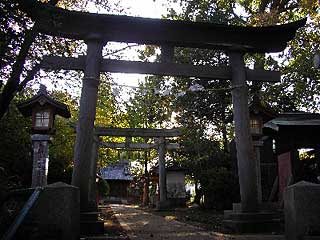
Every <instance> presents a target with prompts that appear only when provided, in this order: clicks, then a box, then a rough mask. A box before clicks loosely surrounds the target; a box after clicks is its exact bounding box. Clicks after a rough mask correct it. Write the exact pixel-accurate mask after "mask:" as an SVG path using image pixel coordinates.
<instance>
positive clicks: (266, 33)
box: [18, 0, 306, 212]
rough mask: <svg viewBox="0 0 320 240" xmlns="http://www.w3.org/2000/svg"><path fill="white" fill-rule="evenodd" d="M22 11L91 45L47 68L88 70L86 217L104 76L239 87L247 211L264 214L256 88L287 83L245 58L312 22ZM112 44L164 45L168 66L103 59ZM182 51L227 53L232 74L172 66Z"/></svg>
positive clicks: (80, 137) (37, 7) (82, 158)
mask: <svg viewBox="0 0 320 240" xmlns="http://www.w3.org/2000/svg"><path fill="white" fill-rule="evenodd" d="M18 2H19V5H20V8H21V9H22V10H23V11H24V12H26V13H27V14H28V15H29V16H30V17H31V18H32V19H33V20H34V21H36V22H37V24H36V25H35V26H36V27H37V30H39V31H40V32H42V33H44V34H49V35H53V36H60V37H66V38H71V39H83V40H85V42H86V44H87V55H86V56H85V57H82V58H60V57H47V58H45V59H44V61H43V62H42V68H44V69H66V70H81V71H84V79H83V86H82V92H81V100H80V112H79V121H78V125H77V138H76V144H75V151H74V161H75V167H74V172H73V177H72V184H73V185H75V186H77V187H79V189H80V204H81V211H87V210H88V185H89V184H88V179H87V177H88V175H89V173H87V172H88V171H89V170H88V169H89V165H90V161H89V159H90V154H91V149H92V144H93V129H94V119H95V114H96V103H97V94H98V86H99V74H100V72H103V71H107V72H122V73H145V74H158V75H170V76H192V77H197V78H207V79H221V80H231V87H232V102H233V111H234V122H235V135H236V148H237V159H238V169H239V170H238V171H239V183H240V194H241V211H242V212H257V211H258V201H257V186H256V166H255V160H254V154H253V146H252V139H251V135H250V129H249V112H248V93H247V86H246V80H248V81H279V80H280V73H279V72H273V71H264V70H250V69H247V68H245V64H244V59H243V55H244V54H245V53H265V52H280V51H283V50H284V49H285V47H286V45H287V42H288V41H289V40H291V39H292V38H293V37H294V35H295V32H296V30H297V29H298V28H299V27H302V26H303V25H304V24H305V22H306V19H304V20H301V21H297V22H293V23H289V24H284V25H278V26H269V27H242V26H230V25H221V24H212V23H204V22H202V23H200V22H187V21H173V20H161V19H145V18H137V17H128V16H115V15H103V14H92V13H83V12H77V11H68V10H65V9H61V8H56V7H52V6H48V5H46V4H43V3H40V2H37V1H34V0H19V1H18ZM108 41H115V42H126V43H138V44H153V45H158V46H161V49H162V62H161V63H145V62H132V61H131V62H130V61H119V60H111V59H103V58H102V48H103V46H104V45H105V44H106V42H108ZM174 47H191V48H203V49H220V50H225V51H226V52H227V53H228V55H229V59H230V61H229V62H230V65H229V66H226V67H212V66H194V65H183V64H176V63H173V62H172V59H173V55H174Z"/></svg>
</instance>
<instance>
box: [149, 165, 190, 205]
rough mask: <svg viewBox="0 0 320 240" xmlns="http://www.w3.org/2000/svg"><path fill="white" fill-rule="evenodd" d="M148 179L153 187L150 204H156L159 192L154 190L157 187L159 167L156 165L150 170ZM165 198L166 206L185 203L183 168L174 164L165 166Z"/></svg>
mask: <svg viewBox="0 0 320 240" xmlns="http://www.w3.org/2000/svg"><path fill="white" fill-rule="evenodd" d="M150 180H151V185H152V188H153V189H154V191H153V193H152V195H153V196H151V205H153V206H156V205H157V204H158V202H157V199H159V198H160V196H161V193H160V192H159V191H156V189H158V188H159V184H158V183H159V167H158V166H156V167H154V168H152V169H151V171H150ZM166 199H167V204H166V207H167V208H172V207H184V206H185V205H186V183H185V170H184V169H183V168H181V167H178V166H176V165H172V166H168V167H166Z"/></svg>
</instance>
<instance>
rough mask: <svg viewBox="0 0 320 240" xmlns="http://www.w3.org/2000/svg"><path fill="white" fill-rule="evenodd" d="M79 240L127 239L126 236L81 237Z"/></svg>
mask: <svg viewBox="0 0 320 240" xmlns="http://www.w3.org/2000/svg"><path fill="white" fill-rule="evenodd" d="M80 240H129V238H128V237H127V236H108V235H99V236H86V237H81V238H80Z"/></svg>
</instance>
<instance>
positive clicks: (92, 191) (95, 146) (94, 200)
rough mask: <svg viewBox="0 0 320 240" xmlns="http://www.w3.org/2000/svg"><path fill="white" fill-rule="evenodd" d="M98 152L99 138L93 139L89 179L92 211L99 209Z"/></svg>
mask: <svg viewBox="0 0 320 240" xmlns="http://www.w3.org/2000/svg"><path fill="white" fill-rule="evenodd" d="M98 151H99V139H98V138H97V137H94V138H93V142H92V152H91V159H90V173H91V174H90V177H89V194H88V195H89V207H90V209H91V208H92V209H98V203H97V183H96V176H97V163H98V156H99V155H98Z"/></svg>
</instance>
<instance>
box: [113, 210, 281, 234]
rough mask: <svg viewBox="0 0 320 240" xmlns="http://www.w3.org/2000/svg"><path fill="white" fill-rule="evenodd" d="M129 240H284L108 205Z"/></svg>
mask: <svg viewBox="0 0 320 240" xmlns="http://www.w3.org/2000/svg"><path fill="white" fill-rule="evenodd" d="M110 206H111V208H112V210H113V212H114V213H115V216H116V218H117V219H118V221H119V222H120V224H121V226H122V227H123V229H124V230H125V231H126V232H127V235H128V237H129V238H130V239H131V240H137V239H139V240H140V239H141V240H150V239H152V240H164V239H170V240H207V239H210V240H231V239H233V240H284V237H283V236H280V235H228V234H219V233H215V232H210V231H206V230H204V229H202V228H199V227H196V226H192V225H189V224H186V223H182V222H178V221H176V220H173V219H170V217H168V216H167V217H165V218H164V217H161V216H156V215H153V214H151V213H148V212H144V211H142V210H140V209H138V207H136V206H134V205H119V204H111V205H110Z"/></svg>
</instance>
